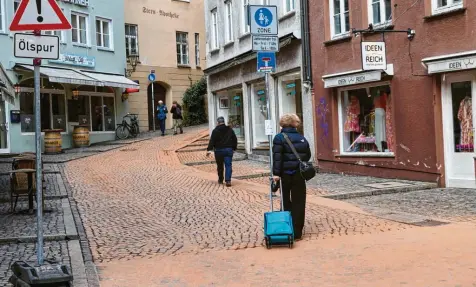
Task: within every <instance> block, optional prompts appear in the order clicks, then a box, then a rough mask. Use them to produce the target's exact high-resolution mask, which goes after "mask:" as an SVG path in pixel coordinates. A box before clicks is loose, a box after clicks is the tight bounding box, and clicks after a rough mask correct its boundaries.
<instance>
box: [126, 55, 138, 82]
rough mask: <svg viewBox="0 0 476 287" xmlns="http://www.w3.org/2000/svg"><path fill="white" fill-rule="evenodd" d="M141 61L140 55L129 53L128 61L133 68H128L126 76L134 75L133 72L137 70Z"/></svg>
mask: <svg viewBox="0 0 476 287" xmlns="http://www.w3.org/2000/svg"><path fill="white" fill-rule="evenodd" d="M138 62H139V55H129V56H127V63H129V65H131V68H132V69H128V68H126V76H127V77H130V76H132V73H133V72H135V71H136V67H137V64H138Z"/></svg>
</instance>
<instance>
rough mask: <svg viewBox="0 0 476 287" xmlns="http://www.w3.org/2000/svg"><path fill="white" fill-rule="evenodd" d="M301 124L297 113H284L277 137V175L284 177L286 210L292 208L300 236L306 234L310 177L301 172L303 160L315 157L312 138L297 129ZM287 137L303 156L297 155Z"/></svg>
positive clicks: (274, 164)
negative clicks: (308, 178)
mask: <svg viewBox="0 0 476 287" xmlns="http://www.w3.org/2000/svg"><path fill="white" fill-rule="evenodd" d="M300 124H301V120H300V119H299V117H298V116H297V115H296V114H286V115H283V116H282V117H281V119H280V121H279V125H280V126H281V128H282V129H281V133H279V134H277V135H276V136H275V137H274V140H273V175H274V178H273V179H274V181H275V182H278V181H279V180H280V179H281V181H282V193H283V205H284V210H285V211H290V212H291V215H292V217H293V227H294V238H295V239H296V240H299V239H301V237H302V233H303V229H304V219H305V208H306V181H305V179H304V178H303V177H302V175H301V173H300V160H301V161H303V162H307V161H309V159H310V158H311V149H310V148H309V143H308V141H307V140H306V138H304V137H303V136H302V135H300V134H299V133H298V131H297V128H298V127H299V125H300ZM286 137H287V138H288V139H289V141H290V142H291V143H292V145H293V146H294V148H295V149H296V151H297V153H298V155H299V157H300V159H298V158H297V157H296V156H295V155H294V152H293V150H292V148H291V147H290V145H289V144H288V142H287V140H286Z"/></svg>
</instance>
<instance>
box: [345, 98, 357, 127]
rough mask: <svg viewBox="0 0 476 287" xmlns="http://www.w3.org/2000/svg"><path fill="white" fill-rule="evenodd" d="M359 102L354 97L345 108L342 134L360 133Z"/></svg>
mask: <svg viewBox="0 0 476 287" xmlns="http://www.w3.org/2000/svg"><path fill="white" fill-rule="evenodd" d="M359 115H360V102H359V99H358V98H357V97H356V96H351V97H350V103H349V105H348V106H347V111H346V121H345V124H344V132H347V133H349V132H356V133H358V132H360V125H359Z"/></svg>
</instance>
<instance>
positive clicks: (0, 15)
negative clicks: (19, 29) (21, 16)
mask: <svg viewBox="0 0 476 287" xmlns="http://www.w3.org/2000/svg"><path fill="white" fill-rule="evenodd" d="M5 1H6V0H0V25H1V26H2V27H1V28H0V34H6V33H7V27H6V26H7V11H6V9H5V7H6V5H5ZM12 3H13V2H12Z"/></svg>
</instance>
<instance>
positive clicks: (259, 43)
mask: <svg viewBox="0 0 476 287" xmlns="http://www.w3.org/2000/svg"><path fill="white" fill-rule="evenodd" d="M252 43H253V47H252V48H253V51H255V52H260V51H265V52H266V51H268V52H279V38H278V36H253V39H252Z"/></svg>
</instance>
